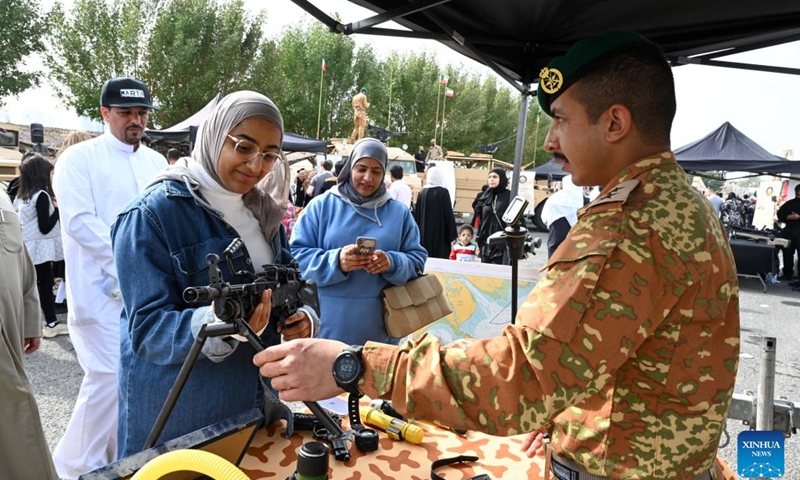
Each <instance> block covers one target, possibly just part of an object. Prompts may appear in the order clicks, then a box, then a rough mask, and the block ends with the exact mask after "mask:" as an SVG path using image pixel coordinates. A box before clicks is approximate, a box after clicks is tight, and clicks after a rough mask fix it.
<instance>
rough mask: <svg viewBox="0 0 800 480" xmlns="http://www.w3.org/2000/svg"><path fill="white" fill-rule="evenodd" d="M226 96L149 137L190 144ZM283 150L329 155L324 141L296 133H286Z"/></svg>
mask: <svg viewBox="0 0 800 480" xmlns="http://www.w3.org/2000/svg"><path fill="white" fill-rule="evenodd" d="M224 96H225V95H223V94H222V93H218V94H217V96H216V97H214V98H213V99H212V100H211V101H210V102H208V103H207V104H206V106H205V107H203V108H201V109H200V110H198V111H197V112H196V113H194V114H193V115H192V116H191V117H189V118H187V119H186V120H184V121H182V122H179V123H176V124H175V125H173V126H171V127H169V128H165V129H163V130H147V131H146V133H147V135H148V136H149V137H150V138H151V139H153V142H159V141H167V142H188V141H189V138H190V135H191V130H192V127H197V126H199V125H200V123H201V122H202V121H203V120H204V119H205V118H206V117H207V116H208V115H210V114H211V112H212V111H213V110H214V107H216V106H217V104H218V103H219V102H220V100H222V98H223V97H224ZM283 149H284V150H285V151H287V152H318V153H327V152H328V144H327V142H325V141H324V140H317V139H316V138H310V137H304V136H302V135H295V134H294V133H289V132H285V133H284V134H283Z"/></svg>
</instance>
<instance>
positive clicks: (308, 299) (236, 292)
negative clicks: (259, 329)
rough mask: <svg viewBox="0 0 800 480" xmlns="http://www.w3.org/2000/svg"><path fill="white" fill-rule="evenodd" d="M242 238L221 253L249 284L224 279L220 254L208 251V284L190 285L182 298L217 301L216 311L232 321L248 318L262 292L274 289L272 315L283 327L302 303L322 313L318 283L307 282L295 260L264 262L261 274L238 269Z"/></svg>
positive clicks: (221, 318) (218, 314) (230, 268)
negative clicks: (235, 260)
mask: <svg viewBox="0 0 800 480" xmlns="http://www.w3.org/2000/svg"><path fill="white" fill-rule="evenodd" d="M242 244H243V243H242V240H241V239H239V238H237V239H235V240H234V241H233V242H232V243H231V244H230V245H229V246H228V248H226V249H225V251H224V252H222V256H223V257H225V261H226V262H227V264H228V269H229V270H230V271H231V272H235V273H234V275H236V276H239V277H245V278H248V279H249V280H251V281H250V283H243V284H240V285H231V284H229V283H227V282H224V281H223V280H222V272H221V271H220V268H219V260H220V258H219V256H218V255H216V254H214V253H209V254H208V255H207V256H206V261H207V262H208V286H202V287H188V288H186V289H185V290H184V291H183V300H184V301H185V302H186V303H190V304H192V303H205V302H208V301H209V300H214V314H215V315H216V316H217V318H219V319H220V320H222V321H224V322H232V321H234V320H235V319H237V318H241V319H245V320H247V319H249V318H250V315H251V314H252V313H253V310H255V308H256V306H258V304H259V303H261V295H262V294H263V293H264V291H265V290H267V289H272V312H271V314H270V315H271V316H272V317H273V318H277V319H278V325H280V326H281V327H283V326H284V325H283V322H284V321H285V320H286V319H287V318H288V317H289V316H290V315H292V314H293V313H294V312H296V311H297V309H298V308H299V307H301V306H303V305H305V306H308V307H311V308H313V309H314V310H315V311H316V312H317V315H319V300H318V298H317V286H316V285H315V284H313V283H308V282H307V281H305V280H304V279H302V278H301V277H300V271H299V270H298V265H297V263H296V262H294V261H292V263H290V264H289V265H288V266H287V265H264V271H263V272H262V273H258V274H255V273H251V272H247V271H241V270H240V271H235V270H234V268H233V262H232V261H231V258H232V257H233V255H234V254H235V253H236V252H237V251H238V250H239V249H240V248H242Z"/></svg>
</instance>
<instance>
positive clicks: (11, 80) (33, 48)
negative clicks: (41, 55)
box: [0, 0, 47, 105]
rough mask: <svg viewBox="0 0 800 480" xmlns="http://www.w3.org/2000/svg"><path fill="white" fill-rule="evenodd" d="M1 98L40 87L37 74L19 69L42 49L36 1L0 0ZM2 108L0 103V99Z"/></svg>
mask: <svg viewBox="0 0 800 480" xmlns="http://www.w3.org/2000/svg"><path fill="white" fill-rule="evenodd" d="M0 18H2V19H3V23H2V27H0V99H2V98H3V97H5V96H7V95H17V94H19V93H22V92H23V91H25V90H27V89H28V88H30V87H33V86H36V85H38V84H39V73H38V72H35V71H26V70H23V69H22V64H23V60H24V59H25V58H26V57H27V56H28V55H30V54H33V53H38V52H41V51H43V50H44V44H43V43H42V33H41V32H42V31H43V30H44V26H45V25H46V23H47V22H46V20H45V19H43V16H42V12H41V8H40V6H39V2H38V1H37V0H28V1H24V2H23V1H21V0H0ZM0 105H2V100H0Z"/></svg>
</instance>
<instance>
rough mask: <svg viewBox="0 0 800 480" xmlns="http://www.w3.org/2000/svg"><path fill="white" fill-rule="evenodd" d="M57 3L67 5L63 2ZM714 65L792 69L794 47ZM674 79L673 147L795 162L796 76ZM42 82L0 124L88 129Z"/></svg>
mask: <svg viewBox="0 0 800 480" xmlns="http://www.w3.org/2000/svg"><path fill="white" fill-rule="evenodd" d="M51 3H52V0H43V1H42V4H43V5H44V6H45V8H49V6H50V5H51ZM65 3H71V2H70V0H65ZM312 3H313V4H314V5H315V6H317V7H318V8H319V9H320V10H322V11H324V12H326V13H328V14H333V13H335V12H336V13H339V15H340V16H341V18H342V21H343V22H345V23H347V22H353V21H356V20H361V19H363V18H366V17H368V16H370V15H371V12H369V11H367V10H364V9H362V8H360V7H357V6H354V5H353V4H352V3H350V2H346V1H344V0H312ZM245 4H246V5H247V6H248V7H249V8H266V9H267V12H268V20H267V25H266V31H267V32H268V33H267V34H268V35H269V36H278V35H279V34H280V32H282V31H283V30H284V29H286V28H292V26H294V25H297V24H298V23H300V22H303V21H306V22H312V21H316V20H315V19H313V17H311V16H309V15H307V14H305V13H304V12H303V11H302V10H301V9H300V8H299V7H297V6H296V5H295V4H294V3H292V2H291V1H289V0H270V1H269V2H268V3H266V5H268V6H267V7H264V5H265V3H262V2H260V1H258V0H245ZM273 32H274V33H273ZM354 38H355V40H356V43H357V44H358V45H363V44H365V43H370V44H372V46H373V48H374V49H375V51H376V52H377V53H378V54H379V55H388V54H389V53H391V52H392V51H393V50H397V51H399V52H400V53H402V52H405V51H412V50H413V51H421V50H427V51H428V52H431V53H433V54H435V55H436V58H437V59H438V61H439V63H440V64H441V65H442V66H445V65H446V64H448V63H452V64H459V63H460V64H463V65H464V66H465V67H466V68H468V69H469V70H471V71H475V72H480V73H485V74H490V75H493V73H491V70H489V69H488V68H486V67H483V66H482V65H480V64H478V63H477V62H474V61H472V60H469V59H467V58H466V57H464V56H462V55H459V54H457V53H455V52H453V51H452V50H450V49H448V48H447V47H444V46H442V45H441V44H439V43H437V42H433V41H423V40H409V39H396V38H382V37H372V36H369V35H356V36H355V37H354ZM721 60H728V61H736V62H744V63H758V64H765V65H779V66H786V67H794V68H800V42H795V43H790V44H786V45H781V46H777V47H771V48H768V49H762V50H758V51H754V52H748V53H744V54H740V55H737V56H732V57H727V58H721ZM29 63H30V64H31V65H36V64H37V63H40V60H38V59H32V60H31V61H30V62H29ZM674 74H675V82H676V90H677V96H678V114H677V117H676V118H675V123H674V126H673V131H672V145H673V147H674V148H677V147H680V146H683V145H685V144H687V143H690V142H692V141H694V140H698V139H700V138H702V137H704V136H705V135H707V134H708V133H710V132H711V131H713V130H714V129H716V128H717V127H719V126H720V125H721V124H722V123H723V122H726V121H728V122H730V123H732V124H733V125H734V126H735V127H736V128H738V129H739V130H741V131H742V132H743V133H744V134H745V135H747V136H749V137H750V138H752V139H753V140H755V141H756V142H758V143H759V144H760V145H761V146H763V147H764V148H765V149H767V150H768V151H770V152H771V153H773V154H776V155H781V154H782V153H783V152H784V151H785V150H787V149H791V150H793V151H794V156H795V158H800V129H799V128H798V127H800V120H798V115H799V114H800V95H798V94H797V92H798V91H800V76H795V75H786V74H777V73H766V72H751V71H744V70H736V69H730V68H718V67H706V66H695V65H687V66H682V67H678V68H675V69H674ZM43 83H44V85H43V86H42V87H40V88H38V89H34V90H29V91H27V92H25V93H23V94H22V95H20V96H19V97H18V98H7V99H5V100H6V107H4V109H3V110H0V121H7V120H10V121H11V122H13V123H20V124H26V123H31V122H39V123H42V124H44V125H45V126H53V127H64V128H84V129H87V128H91V126H92V125H91V124H89V123H87V122H86V121H85V120H81V119H79V118H78V117H77V115H75V113H74V112H70V111H69V110H67V109H66V108H64V107H63V106H61V105H59V104H58V100H57V99H56V98H55V97H54V96H53V94H52V91H51V89H50V88H49V86H48V85H47V82H43ZM95 125H96V124H95ZM95 129H96V127H95Z"/></svg>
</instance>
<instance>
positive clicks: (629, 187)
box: [587, 179, 641, 208]
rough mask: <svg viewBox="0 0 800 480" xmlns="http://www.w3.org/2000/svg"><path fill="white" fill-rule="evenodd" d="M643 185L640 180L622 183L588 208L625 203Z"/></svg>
mask: <svg viewBox="0 0 800 480" xmlns="http://www.w3.org/2000/svg"><path fill="white" fill-rule="evenodd" d="M639 183H641V182H640V181H639V180H636V179H634V180H628V181H627V182H622V183H620V184H619V185H617V186H616V187H614V188H612V189H611V190H610V191H609V192H608V193H606V194H605V195H602V196H600V197H597V198H596V199H595V200H594V202H592V203H590V204H589V205H587V208H591V207H594V206H595V205H601V204H603V203H614V202H620V203H625V200H627V199H628V196H629V195H630V194H631V192H632V191H634V190H635V189H636V187H638V186H639Z"/></svg>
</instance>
